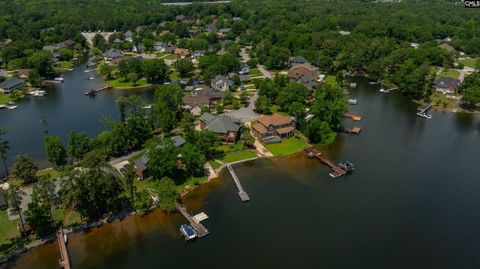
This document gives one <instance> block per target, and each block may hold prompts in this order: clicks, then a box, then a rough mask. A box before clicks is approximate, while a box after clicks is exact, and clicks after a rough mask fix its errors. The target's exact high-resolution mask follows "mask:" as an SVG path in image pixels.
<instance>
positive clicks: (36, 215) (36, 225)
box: [25, 199, 54, 237]
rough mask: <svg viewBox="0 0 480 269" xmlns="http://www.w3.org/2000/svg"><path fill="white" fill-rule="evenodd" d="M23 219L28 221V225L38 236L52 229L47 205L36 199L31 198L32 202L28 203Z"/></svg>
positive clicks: (44, 234)
mask: <svg viewBox="0 0 480 269" xmlns="http://www.w3.org/2000/svg"><path fill="white" fill-rule="evenodd" d="M25 220H26V221H27V222H28V225H29V226H30V227H32V229H33V230H35V233H36V234H37V235H38V237H43V236H46V235H49V234H50V233H52V232H53V230H54V229H53V228H54V226H53V225H52V221H51V216H50V211H49V208H48V206H47V205H46V204H43V203H41V202H39V201H38V200H36V199H33V200H32V202H30V203H29V204H28V210H27V211H26V212H25Z"/></svg>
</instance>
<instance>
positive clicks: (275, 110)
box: [272, 105, 289, 116]
mask: <svg viewBox="0 0 480 269" xmlns="http://www.w3.org/2000/svg"><path fill="white" fill-rule="evenodd" d="M280 109H281V108H280V106H277V105H273V106H272V113H273V114H280V115H282V116H289V115H288V113H287V112H283V111H280Z"/></svg>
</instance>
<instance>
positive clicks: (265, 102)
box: [255, 95, 272, 114]
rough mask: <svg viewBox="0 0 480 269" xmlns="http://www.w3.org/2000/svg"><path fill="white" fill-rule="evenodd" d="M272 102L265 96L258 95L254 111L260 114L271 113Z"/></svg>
mask: <svg viewBox="0 0 480 269" xmlns="http://www.w3.org/2000/svg"><path fill="white" fill-rule="evenodd" d="M271 109H272V104H271V103H270V100H269V99H268V98H267V97H266V96H263V95H261V96H259V97H258V99H257V101H256V102H255V111H256V112H258V113H260V114H272V111H271Z"/></svg>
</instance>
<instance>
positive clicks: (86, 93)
mask: <svg viewBox="0 0 480 269" xmlns="http://www.w3.org/2000/svg"><path fill="white" fill-rule="evenodd" d="M83 94H85V95H88V96H95V94H96V92H95V90H88V91H86V92H84V93H83Z"/></svg>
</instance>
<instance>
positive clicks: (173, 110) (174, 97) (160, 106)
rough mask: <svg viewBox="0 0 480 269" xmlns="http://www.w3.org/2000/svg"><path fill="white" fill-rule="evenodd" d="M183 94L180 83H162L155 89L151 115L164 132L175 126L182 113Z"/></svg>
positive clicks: (155, 124) (155, 123) (156, 125)
mask: <svg viewBox="0 0 480 269" xmlns="http://www.w3.org/2000/svg"><path fill="white" fill-rule="evenodd" d="M182 96H183V92H182V88H181V87H180V86H178V85H162V86H160V87H158V88H157V89H156V90H155V95H154V101H155V103H154V105H153V107H152V113H151V117H152V120H153V123H154V126H155V127H156V128H161V129H162V131H164V132H168V131H170V130H172V129H173V128H175V126H176V125H177V123H178V122H179V119H180V117H181V115H182V113H181V112H182V107H181V104H182Z"/></svg>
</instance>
